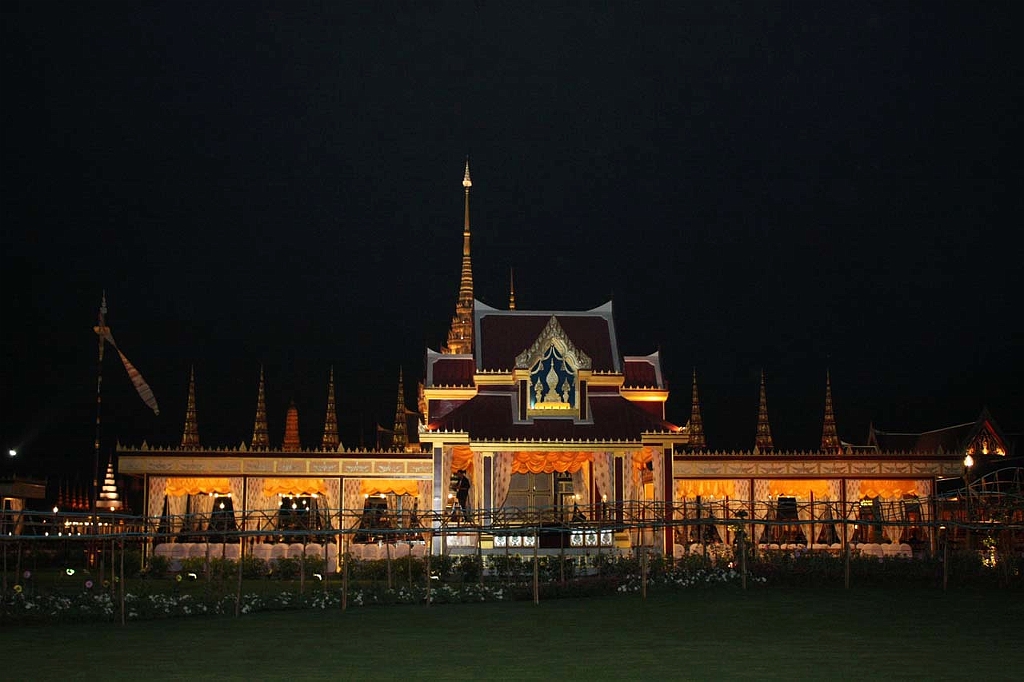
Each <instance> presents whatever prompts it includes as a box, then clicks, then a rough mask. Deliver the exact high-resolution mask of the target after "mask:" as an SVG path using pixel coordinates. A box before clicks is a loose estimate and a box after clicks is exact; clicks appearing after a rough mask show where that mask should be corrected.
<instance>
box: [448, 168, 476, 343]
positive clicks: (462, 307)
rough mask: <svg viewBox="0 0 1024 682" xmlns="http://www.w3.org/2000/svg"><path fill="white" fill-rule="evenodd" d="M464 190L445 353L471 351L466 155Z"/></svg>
mask: <svg viewBox="0 0 1024 682" xmlns="http://www.w3.org/2000/svg"><path fill="white" fill-rule="evenodd" d="M462 186H463V188H464V191H465V196H466V198H465V203H466V208H465V221H464V223H463V228H462V276H461V278H460V280H459V298H458V301H456V303H455V315H454V316H453V317H452V326H451V328H450V329H449V330H448V343H447V345H446V346H445V347H444V349H443V350H444V352H445V353H456V354H471V353H472V352H473V262H472V260H471V259H470V256H469V188H470V187H472V186H473V181H472V180H470V178H469V157H468V156H467V157H466V173H465V175H464V176H463V178H462Z"/></svg>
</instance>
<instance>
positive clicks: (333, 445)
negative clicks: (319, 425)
mask: <svg viewBox="0 0 1024 682" xmlns="http://www.w3.org/2000/svg"><path fill="white" fill-rule="evenodd" d="M339 445H341V440H340V439H339V438H338V411H337V409H336V408H335V406H334V366H333V365H331V373H330V375H329V376H328V378H327V416H326V417H324V437H323V438H322V439H321V440H320V449H321V450H328V451H334V450H337V449H338V446H339Z"/></svg>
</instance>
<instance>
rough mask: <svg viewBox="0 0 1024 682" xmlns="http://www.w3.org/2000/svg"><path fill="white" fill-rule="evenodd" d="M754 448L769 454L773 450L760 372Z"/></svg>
mask: <svg viewBox="0 0 1024 682" xmlns="http://www.w3.org/2000/svg"><path fill="white" fill-rule="evenodd" d="M754 447H755V449H757V450H758V451H764V452H770V451H771V450H773V449H775V446H774V445H773V443H772V430H771V426H770V425H769V424H768V399H767V396H766V392H765V373H764V369H762V370H761V394H760V399H759V400H758V405H757V433H756V436H755V438H754Z"/></svg>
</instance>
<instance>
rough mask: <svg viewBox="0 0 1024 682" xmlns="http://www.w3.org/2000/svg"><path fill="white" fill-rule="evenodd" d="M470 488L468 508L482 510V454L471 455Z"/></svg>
mask: <svg viewBox="0 0 1024 682" xmlns="http://www.w3.org/2000/svg"><path fill="white" fill-rule="evenodd" d="M470 470H471V471H472V473H470V475H469V478H470V488H469V495H470V496H469V508H470V509H483V507H484V453H482V452H474V453H473V464H472V466H471V467H470Z"/></svg>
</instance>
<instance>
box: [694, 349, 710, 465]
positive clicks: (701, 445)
mask: <svg viewBox="0 0 1024 682" xmlns="http://www.w3.org/2000/svg"><path fill="white" fill-rule="evenodd" d="M689 431H690V449H691V450H706V449H707V447H708V441H707V439H706V438H705V437H704V422H703V421H702V420H701V418H700V401H699V400H698V399H697V368H694V370H693V393H692V398H691V404H690V428H689Z"/></svg>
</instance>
